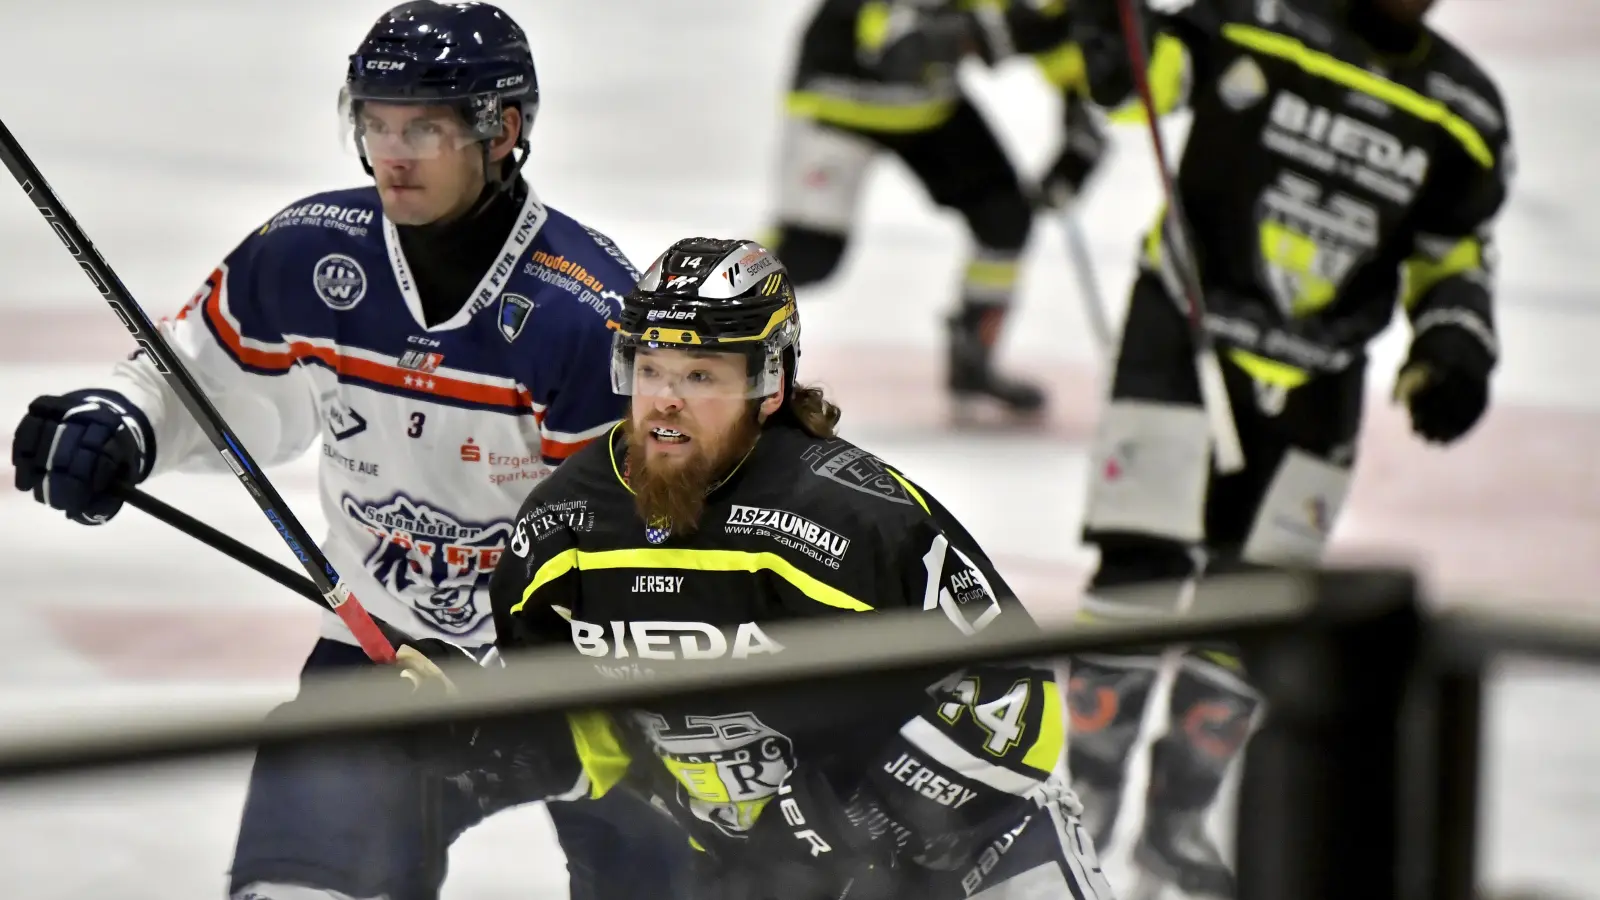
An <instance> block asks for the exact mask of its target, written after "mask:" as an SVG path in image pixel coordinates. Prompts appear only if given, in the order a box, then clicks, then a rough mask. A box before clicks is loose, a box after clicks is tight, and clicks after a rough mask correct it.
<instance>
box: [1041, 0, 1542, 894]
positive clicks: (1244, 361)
mask: <svg viewBox="0 0 1600 900" xmlns="http://www.w3.org/2000/svg"><path fill="white" fill-rule="evenodd" d="M1155 5H1156V4H1155V3H1154V2H1152V3H1151V6H1155ZM1430 5H1431V4H1430V2H1429V0H1347V2H1346V0H1305V2H1300V3H1296V4H1294V5H1293V6H1292V7H1291V6H1289V5H1287V4H1284V3H1280V2H1275V0H1267V2H1259V0H1214V2H1192V3H1185V2H1181V0H1180V2H1167V3H1163V4H1162V5H1161V10H1162V14H1161V15H1155V16H1150V15H1149V14H1148V13H1147V14H1145V19H1146V22H1147V30H1148V32H1149V33H1151V34H1162V35H1164V36H1166V37H1167V38H1168V39H1170V40H1172V41H1173V44H1172V45H1171V46H1173V47H1176V48H1178V49H1179V50H1181V60H1180V61H1181V65H1180V66H1179V67H1177V70H1176V71H1174V73H1173V74H1174V76H1175V78H1176V79H1177V80H1176V82H1174V83H1173V84H1169V85H1167V86H1166V87H1167V88H1168V90H1167V91H1166V94H1167V95H1168V96H1172V97H1174V98H1175V99H1181V100H1186V102H1187V104H1188V106H1189V107H1190V108H1191V109H1192V110H1193V116H1194V117H1193V123H1192V126H1191V130H1190V136H1189V139H1188V144H1187V146H1186V148H1185V150H1184V154H1183V158H1182V161H1181V164H1180V165H1179V168H1178V173H1177V177H1176V182H1177V190H1178V192H1179V205H1180V206H1181V207H1182V209H1183V212H1184V213H1185V215H1187V216H1188V217H1189V221H1188V223H1187V224H1188V226H1189V235H1190V236H1191V239H1190V241H1189V243H1191V244H1192V246H1193V248H1194V253H1195V256H1196V257H1197V258H1196V259H1194V260H1186V259H1179V258H1176V257H1175V251H1174V249H1173V247H1174V243H1173V241H1172V240H1171V236H1170V235H1169V234H1166V233H1165V230H1164V227H1163V226H1160V225H1158V226H1157V227H1156V228H1155V229H1154V230H1153V231H1152V232H1151V233H1150V234H1149V235H1148V238H1147V240H1146V242H1145V244H1144V249H1143V256H1142V259H1141V267H1140V272H1139V274H1138V277H1137V280H1136V282H1135V284H1134V287H1133V291H1132V296H1131V299H1130V300H1129V310H1128V313H1127V321H1126V325H1125V327H1124V332H1123V336H1122V345H1121V352H1120V355H1119V357H1118V359H1117V365H1116V372H1115V376H1114V380H1113V384H1112V386H1111V397H1110V401H1109V404H1108V406H1107V408H1106V410H1105V412H1104V413H1103V415H1102V420H1101V425H1100V433H1099V435H1098V438H1097V446H1096V449H1095V453H1094V454H1093V457H1092V468H1091V473H1092V474H1091V478H1092V483H1091V487H1090V492H1089V498H1088V509H1087V511H1086V513H1085V540H1086V541H1088V542H1089V543H1093V544H1096V545H1098V547H1099V549H1100V553H1101V560H1100V565H1099V568H1098V570H1097V571H1096V573H1095V575H1094V578H1093V581H1092V583H1091V596H1090V598H1089V599H1090V604H1091V605H1090V611H1091V612H1100V613H1104V614H1107V615H1111V614H1121V615H1139V614H1150V613H1157V612H1159V611H1157V610H1142V609H1141V610H1135V609H1126V608H1123V609H1118V608H1116V607H1115V606H1114V605H1113V604H1110V603H1108V602H1106V601H1104V600H1100V601H1098V602H1096V598H1095V597H1094V596H1093V594H1092V591H1093V590H1094V589H1098V588H1108V587H1112V586H1116V585H1126V584H1132V583H1138V582H1148V581H1154V580H1169V579H1171V580H1183V579H1188V578H1191V577H1194V576H1196V575H1197V574H1199V573H1200V572H1201V571H1202V570H1205V571H1227V570H1238V569H1246V568H1249V567H1252V566H1263V565H1294V564H1310V563H1314V562H1315V561H1317V560H1318V559H1319V557H1320V555H1321V553H1322V550H1323V545H1324V542H1325V541H1326V539H1327V536H1328V534H1329V532H1330V531H1331V529H1332V528H1333V525H1334V522H1335V521H1336V519H1337V517H1338V514H1339V509H1340V506H1341V504H1342V503H1343V501H1344V498H1345V495H1346V492H1347V490H1348V487H1349V481H1350V473H1351V467H1352V465H1353V463H1354V460H1355V448H1356V440H1357V433H1358V428H1359V425H1360V422H1361V414H1362V402H1363V382H1364V377H1365V371H1366V349H1367V345H1368V343H1369V342H1370V341H1371V340H1372V339H1373V338H1374V337H1376V336H1377V335H1378V334H1379V333H1380V332H1381V331H1383V329H1384V328H1385V327H1387V326H1388V324H1389V323H1390V321H1391V318H1392V316H1393V314H1394V310H1395V307H1396V306H1397V305H1398V306H1399V307H1401V308H1402V309H1404V310H1405V313H1406V317H1407V318H1408V319H1409V321H1410V325H1411V341H1410V348H1409V352H1408V354H1407V357H1406V359H1405V361H1404V363H1403V365H1402V367H1401V370H1400V373H1399V375H1398V378H1397V380H1396V388H1395V396H1396V399H1397V400H1399V401H1400V402H1403V403H1404V404H1405V406H1406V408H1407V410H1408V412H1409V414H1410V421H1411V427H1412V430H1413V431H1415V432H1416V434H1417V435H1418V436H1419V437H1421V438H1422V439H1423V440H1425V441H1427V442H1429V443H1436V444H1451V443H1453V442H1455V441H1457V440H1459V439H1460V438H1461V437H1462V436H1464V435H1465V434H1467V432H1468V431H1470V430H1471V429H1472V427H1473V426H1474V425H1475V424H1476V423H1477V422H1478V420H1479V418H1480V417H1481V416H1482V415H1483V413H1484V411H1485V409H1486V408H1487V406H1488V402H1489V382H1490V373H1491V372H1492V371H1493V369H1494V367H1495V362H1496V359H1497V357H1498V354H1499V348H1498V342H1497V340H1496V337H1495V328H1494V313H1493V290H1494V285H1493V268H1494V263H1495V256H1494V250H1493V247H1492V229H1493V224H1494V221H1495V217H1496V216H1497V214H1498V213H1499V211H1500V209H1501V207H1502V205H1503V204H1504V202H1505V199H1506V195H1507V191H1508V181H1509V178H1510V176H1511V170H1512V166H1513V162H1512V150H1511V139H1510V132H1509V130H1508V127H1507V119H1506V110H1505V108H1504V105H1503V104H1502V102H1501V99H1500V95H1499V91H1498V90H1497V89H1496V87H1495V84H1494V82H1493V81H1492V80H1491V79H1490V78H1489V76H1488V75H1487V74H1486V73H1485V72H1484V71H1483V70H1482V69H1481V68H1480V67H1479V66H1478V65H1477V64H1476V63H1475V62H1474V61H1473V60H1472V59H1471V58H1470V57H1468V56H1467V55H1466V53H1465V52H1463V51H1462V50H1461V49H1459V48H1457V47H1456V46H1455V45H1453V44H1452V43H1450V42H1449V41H1448V40H1446V39H1445V38H1444V37H1442V36H1441V35H1439V34H1438V33H1437V32H1435V31H1433V30H1432V29H1430V28H1429V27H1427V26H1426V25H1425V24H1424V22H1423V17H1424V15H1425V13H1426V11H1427V9H1428V7H1429V6H1430ZM1077 9H1078V12H1077V13H1076V15H1077V17H1078V18H1077V24H1078V27H1079V28H1080V29H1081V30H1080V31H1079V32H1078V33H1077V36H1078V37H1079V39H1080V44H1081V46H1082V48H1083V53H1084V59H1085V63H1086V67H1087V72H1088V76H1089V83H1090V85H1091V88H1092V91H1093V96H1094V99H1095V100H1096V101H1097V102H1099V103H1102V104H1106V105H1114V104H1119V103H1122V102H1123V101H1124V100H1125V99H1126V98H1128V97H1129V95H1130V92H1131V90H1132V87H1133V77H1132V76H1133V71H1132V68H1131V66H1130V64H1129V55H1128V48H1127V46H1126V44H1125V42H1124V41H1123V38H1122V32H1121V31H1120V29H1119V23H1118V10H1117V4H1116V3H1115V2H1113V0H1095V2H1093V3H1085V4H1083V5H1082V6H1079V7H1078V8H1077ZM1147 40H1148V37H1147ZM1145 49H1146V50H1148V48H1145ZM1175 86H1181V87H1183V88H1185V89H1187V94H1186V96H1180V95H1181V94H1182V91H1178V90H1173V88H1174V87H1175ZM1155 93H1157V94H1160V93H1162V91H1161V90H1160V89H1159V86H1157V90H1155ZM1190 264H1193V265H1196V266H1197V268H1198V275H1199V279H1200V281H1201V283H1202V284H1203V286H1204V291H1205V294H1204V302H1205V305H1206V308H1207V318H1206V322H1205V327H1206V328H1207V329H1209V330H1210V332H1211V333H1212V334H1213V335H1214V337H1215V339H1216V341H1217V346H1218V351H1219V354H1220V355H1221V358H1222V365H1223V368H1224V370H1225V376H1226V380H1227V384H1228V390H1229V395H1230V397H1231V400H1232V407H1233V413H1234V416H1235V417H1236V419H1237V424H1238V429H1239V437H1240V439H1241V441H1242V443H1243V446H1244V450H1245V467H1244V469H1243V471H1240V472H1237V473H1234V474H1229V475H1218V474H1214V473H1213V472H1212V469H1211V464H1210V461H1209V453H1208V446H1209V439H1208V431H1207V420H1206V416H1205V413H1204V412H1203V411H1202V408H1201V400H1200V394H1199V390H1198V387H1197V383H1196V375H1195V365H1194V342H1193V340H1192V339H1191V333H1190V331H1189V330H1188V324H1187V320H1186V310H1187V301H1186V299H1185V296H1184V293H1183V290H1182V286H1181V280H1180V279H1179V277H1178V275H1177V272H1178V267H1179V266H1184V265H1190ZM1157 662H1158V660H1157V658H1156V656H1155V655H1154V654H1153V653H1152V655H1149V656H1095V657H1086V658H1080V659H1077V660H1075V661H1074V667H1073V678H1072V689H1071V691H1070V702H1071V704H1072V721H1073V724H1074V729H1075V731H1074V734H1073V739H1072V741H1071V743H1070V751H1069V760H1070V764H1071V769H1072V773H1073V778H1074V783H1075V787H1076V788H1077V789H1078V791H1079V793H1080V794H1081V795H1082V796H1083V799H1084V802H1085V805H1086V808H1087V812H1086V820H1087V821H1088V822H1089V823H1090V824H1091V827H1092V828H1093V830H1094V832H1095V835H1096V837H1097V839H1099V840H1101V841H1105V840H1106V839H1108V838H1109V836H1110V833H1111V828H1112V825H1113V822H1114V821H1115V818H1116V815H1117V800H1118V798H1119V796H1120V794H1121V791H1122V786H1123V782H1124V777H1125V775H1126V771H1125V769H1126V766H1127V757H1128V754H1129V752H1130V751H1131V748H1132V747H1133V745H1134V743H1135V741H1136V738H1137V732H1138V730H1139V718H1140V716H1141V714H1142V712H1143V709H1144V706H1145V701H1146V699H1147V697H1148V696H1149V693H1150V689H1151V686H1152V684H1153V683H1154V680H1155V675H1156V671H1157V668H1158V665H1157ZM1243 676H1244V672H1243V670H1242V667H1241V665H1240V662H1239V659H1238V657H1237V656H1236V655H1235V654H1234V653H1233V652H1232V651H1231V650H1230V649H1228V648H1220V647H1211V648H1194V649H1193V650H1191V652H1189V653H1187V654H1186V655H1185V656H1184V658H1183V661H1182V665H1181V667H1180V669H1179V672H1178V677H1177V680H1176V682H1175V685H1174V687H1173V690H1172V695H1171V704H1170V722H1171V725H1170V728H1169V730H1167V732H1166V733H1165V735H1164V736H1162V737H1161V738H1160V739H1159V740H1158V741H1157V742H1156V743H1155V745H1154V747H1153V751H1152V771H1151V776H1150V789H1149V793H1148V796H1147V798H1146V809H1145V825H1144V829H1143V831H1142V833H1141V836H1140V838H1139V840H1138V843H1137V845H1136V847H1135V851H1134V857H1135V862H1136V864H1137V865H1138V866H1139V867H1140V868H1141V869H1142V870H1143V871H1144V873H1145V875H1146V876H1148V877H1149V878H1151V879H1154V880H1156V881H1159V882H1165V883H1170V884H1173V885H1176V886H1177V887H1179V888H1181V889H1182V890H1184V891H1186V892H1188V893H1190V894H1192V895H1203V896H1214V897H1225V896H1230V895H1231V894H1232V892H1233V878H1232V875H1231V871H1230V869H1229V867H1228V866H1227V865H1225V864H1224V861H1223V859H1222V857H1221V856H1220V855H1219V853H1218V849H1217V847H1216V846H1215V845H1214V843H1213V841H1212V840H1211V839H1210V838H1209V837H1208V836H1207V835H1206V834H1205V831H1204V823H1205V813H1206V812H1207V811H1208V810H1209V809H1210V807H1211V806H1212V804H1213V801H1214V800H1215V798H1216V796H1217V793H1218V789H1219V786H1220V784H1221V783H1222V781H1223V778H1224V774H1225V772H1226V771H1227V769H1228V766H1229V765H1230V763H1232V762H1233V761H1234V760H1235V759H1236V758H1237V757H1238V756H1239V754H1240V753H1241V752H1242V750H1243V748H1244V746H1245V744H1246V742H1247V740H1248V738H1249V735H1250V733H1251V730H1252V728H1253V722H1254V720H1255V719H1256V717H1257V715H1258V713H1259V712H1260V710H1259V706H1260V703H1259V700H1258V697H1257V695H1256V693H1255V692H1254V691H1253V690H1251V688H1250V687H1249V685H1248V684H1246V682H1245V681H1244V680H1243Z"/></svg>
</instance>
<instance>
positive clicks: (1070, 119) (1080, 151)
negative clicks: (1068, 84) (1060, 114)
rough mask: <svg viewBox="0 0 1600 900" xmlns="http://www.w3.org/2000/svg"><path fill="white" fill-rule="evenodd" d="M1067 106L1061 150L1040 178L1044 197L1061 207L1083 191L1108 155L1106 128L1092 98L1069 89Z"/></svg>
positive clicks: (1052, 204)
mask: <svg viewBox="0 0 1600 900" xmlns="http://www.w3.org/2000/svg"><path fill="white" fill-rule="evenodd" d="M1065 106H1066V117H1065V123H1064V126H1063V128H1064V131H1065V137H1064V139H1063V141H1062V146H1061V152H1060V154H1058V155H1057V156H1056V161H1055V162H1053V163H1051V164H1050V169H1049V171H1047V172H1045V174H1044V179H1043V180H1042V181H1041V182H1040V189H1041V192H1042V193H1043V195H1044V201H1045V202H1046V203H1048V204H1049V205H1050V206H1053V207H1055V208H1057V209H1065V208H1066V207H1067V206H1069V205H1070V204H1071V203H1072V202H1073V201H1074V200H1076V199H1077V197H1078V195H1079V194H1082V193H1083V189H1084V186H1085V185H1087V184H1088V183H1089V179H1090V178H1092V177H1094V174H1095V172H1097V171H1099V169H1100V163H1101V162H1102V161H1103V160H1104V159H1105V155H1106V132H1105V128H1104V127H1103V126H1102V125H1101V124H1100V122H1099V121H1098V120H1097V119H1095V117H1094V115H1093V114H1092V113H1090V111H1089V104H1088V101H1086V100H1084V99H1083V98H1082V97H1080V96H1079V95H1078V94H1076V93H1069V94H1068V95H1067V99H1066V104H1065Z"/></svg>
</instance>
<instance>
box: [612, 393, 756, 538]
mask: <svg viewBox="0 0 1600 900" xmlns="http://www.w3.org/2000/svg"><path fill="white" fill-rule="evenodd" d="M656 426H662V427H667V428H670V427H672V423H671V422H670V421H666V420H660V419H656V420H651V421H649V422H646V423H645V424H643V425H640V424H638V423H636V422H635V421H633V420H632V419H631V418H630V419H629V420H628V424H627V436H628V457H627V464H628V470H627V471H628V486H629V487H631V488H633V505H634V508H635V509H636V510H638V512H639V518H641V519H643V520H644V522H645V524H646V525H649V526H654V527H659V526H660V524H661V523H665V524H666V525H667V526H669V527H670V528H671V529H672V533H673V534H674V535H690V534H693V533H694V532H695V531H696V530H698V528H699V527H700V516H701V514H702V513H703V512H705V508H706V495H707V494H708V493H710V492H711V490H712V489H713V488H714V487H715V486H716V485H717V484H718V483H719V482H720V481H721V480H722V479H724V478H727V477H728V474H729V473H730V472H731V471H732V470H733V467H734V466H736V465H738V464H739V462H740V460H742V459H744V457H745V454H747V453H749V452H750V448H751V447H752V446H754V445H755V442H756V438H757V437H759V436H760V434H761V423H760V422H759V421H757V419H756V417H755V416H754V415H749V416H741V417H740V418H739V421H738V423H737V424H735V425H734V427H733V429H732V430H731V431H730V432H728V433H727V434H726V435H724V436H723V439H722V440H721V441H718V442H717V443H715V444H711V443H710V442H708V441H706V440H705V439H704V438H696V439H695V441H696V443H698V444H699V445H700V446H699V447H698V448H696V452H694V453H693V454H690V455H689V456H688V458H687V459H683V460H666V459H662V458H660V457H658V458H657V459H656V460H655V461H654V462H652V461H651V460H650V458H649V452H648V450H647V449H646V447H647V446H648V443H647V442H648V441H649V440H650V436H649V435H650V429H651V428H654V427H656Z"/></svg>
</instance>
